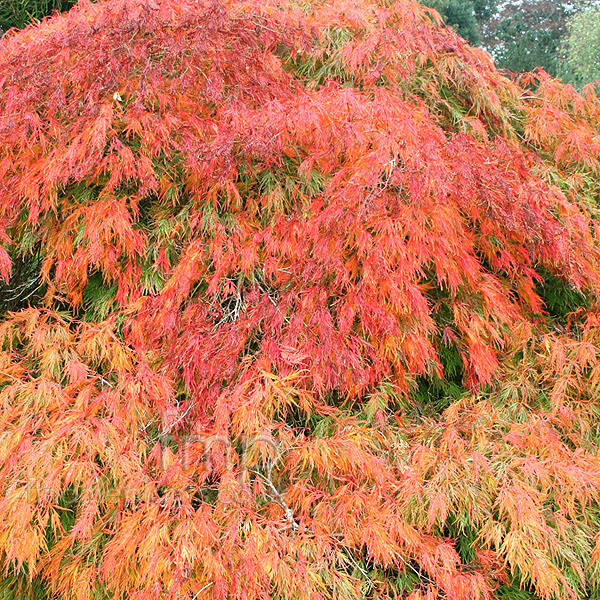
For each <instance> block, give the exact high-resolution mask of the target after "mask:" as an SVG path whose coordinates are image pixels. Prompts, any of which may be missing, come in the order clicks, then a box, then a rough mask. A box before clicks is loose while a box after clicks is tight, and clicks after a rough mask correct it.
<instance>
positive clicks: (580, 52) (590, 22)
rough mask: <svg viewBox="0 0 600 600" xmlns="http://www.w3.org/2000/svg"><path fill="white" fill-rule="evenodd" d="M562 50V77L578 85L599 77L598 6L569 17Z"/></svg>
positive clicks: (599, 25) (599, 14)
mask: <svg viewBox="0 0 600 600" xmlns="http://www.w3.org/2000/svg"><path fill="white" fill-rule="evenodd" d="M563 52H564V55H563V56H564V58H563V62H562V64H561V75H563V78H565V79H568V80H571V81H573V82H574V83H575V84H576V85H578V86H581V85H584V84H586V83H590V82H591V81H594V80H595V79H600V6H595V7H591V8H588V9H587V10H585V11H583V12H580V13H578V14H576V15H575V16H574V17H573V18H572V19H571V21H570V22H569V24H568V32H567V35H566V37H565V40H564V43H563Z"/></svg>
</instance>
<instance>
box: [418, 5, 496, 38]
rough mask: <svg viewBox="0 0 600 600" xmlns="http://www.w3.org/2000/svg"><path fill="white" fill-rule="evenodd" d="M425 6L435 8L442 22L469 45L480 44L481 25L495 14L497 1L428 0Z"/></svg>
mask: <svg viewBox="0 0 600 600" xmlns="http://www.w3.org/2000/svg"><path fill="white" fill-rule="evenodd" d="M424 4H425V5H426V6H430V7H432V8H435V9H436V10H437V11H438V12H439V13H440V14H441V15H442V17H443V19H444V21H445V22H446V23H447V24H448V25H450V27H452V28H454V29H455V30H456V31H457V32H458V34H459V35H461V36H462V37H464V38H465V39H466V40H468V41H469V43H471V44H474V45H478V44H479V43H480V42H481V29H482V26H483V23H485V22H486V21H488V20H489V19H490V18H491V17H492V16H493V15H494V14H495V12H496V10H497V5H498V2H497V0H429V2H424Z"/></svg>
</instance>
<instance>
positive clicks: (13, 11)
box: [0, 0, 77, 35]
mask: <svg viewBox="0 0 600 600" xmlns="http://www.w3.org/2000/svg"><path fill="white" fill-rule="evenodd" d="M76 3H77V0H2V2H0V35H1V34H2V32H6V31H8V30H9V29H12V28H13V27H14V28H17V29H22V28H23V27H25V26H26V25H29V23H31V22H33V21H39V20H40V19H43V18H44V17H47V16H49V15H51V14H53V13H55V12H64V11H67V10H69V9H70V8H71V7H72V6H74V5H75V4H76Z"/></svg>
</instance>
